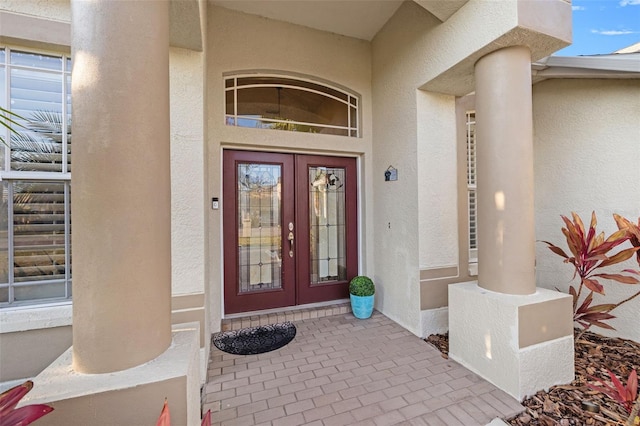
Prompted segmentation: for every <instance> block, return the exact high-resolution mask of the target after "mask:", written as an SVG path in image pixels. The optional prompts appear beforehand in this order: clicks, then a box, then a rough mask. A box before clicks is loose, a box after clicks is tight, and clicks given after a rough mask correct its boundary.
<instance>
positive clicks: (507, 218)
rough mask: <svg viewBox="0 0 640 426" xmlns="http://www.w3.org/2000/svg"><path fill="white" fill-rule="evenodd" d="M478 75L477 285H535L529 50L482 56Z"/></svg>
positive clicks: (522, 290)
mask: <svg viewBox="0 0 640 426" xmlns="http://www.w3.org/2000/svg"><path fill="white" fill-rule="evenodd" d="M475 77H476V153H477V157H476V161H477V177H478V199H477V203H478V228H477V229H478V284H479V285H480V287H483V288H485V289H488V290H492V291H496V292H500V293H507V294H532V293H534V292H535V291H536V285H535V270H534V268H535V246H534V245H535V230H534V226H535V222H534V207H533V124H532V122H533V118H532V111H531V109H532V103H531V54H530V52H529V49H528V48H527V47H524V46H513V47H508V48H504V49H501V50H497V51H495V52H492V53H490V54H488V55H486V56H484V57H483V58H481V59H480V60H479V61H478V62H477V63H476V67H475Z"/></svg>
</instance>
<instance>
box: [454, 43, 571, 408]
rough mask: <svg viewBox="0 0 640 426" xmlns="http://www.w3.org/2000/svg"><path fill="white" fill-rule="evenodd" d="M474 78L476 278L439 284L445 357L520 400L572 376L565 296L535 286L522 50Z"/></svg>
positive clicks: (526, 71)
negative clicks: (445, 315) (443, 295)
mask: <svg viewBox="0 0 640 426" xmlns="http://www.w3.org/2000/svg"><path fill="white" fill-rule="evenodd" d="M475 77H476V138H477V139H476V155H477V156H476V161H477V177H478V200H477V201H478V282H468V283H460V284H453V285H450V286H449V336H450V337H449V356H450V357H451V358H452V359H454V360H456V361H458V362H460V363H461V364H462V365H464V366H465V367H467V368H469V369H470V370H472V371H474V372H476V373H478V374H479V375H480V376H482V377H484V378H485V379H487V380H489V381H490V382H492V383H493V384H495V385H496V386H498V387H499V388H501V389H502V390H504V391H506V392H507V393H509V394H510V395H512V396H513V397H515V398H516V399H518V400H521V399H522V398H523V397H525V396H526V395H532V394H533V393H535V392H536V391H538V390H540V389H545V388H549V387H550V386H552V385H554V384H558V383H567V382H569V381H571V380H572V379H573V374H574V362H573V319H572V310H571V303H572V298H571V296H569V295H568V294H564V293H559V292H556V291H550V290H546V289H543V288H536V285H535V269H534V268H535V248H534V244H535V234H534V206H533V126H532V103H531V55H530V51H529V49H528V48H527V47H523V46H513V47H507V48H503V49H500V50H497V51H494V52H492V53H489V54H488V55H486V56H484V57H483V58H481V59H480V60H479V61H478V62H477V63H476V68H475Z"/></svg>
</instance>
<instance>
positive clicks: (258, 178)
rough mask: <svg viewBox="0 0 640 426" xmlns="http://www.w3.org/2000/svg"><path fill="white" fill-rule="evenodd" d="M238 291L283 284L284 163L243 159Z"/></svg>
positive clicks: (240, 168)
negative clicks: (282, 185) (246, 160)
mask: <svg viewBox="0 0 640 426" xmlns="http://www.w3.org/2000/svg"><path fill="white" fill-rule="evenodd" d="M237 172H238V195H237V197H238V199H237V203H238V277H239V279H238V287H239V288H238V291H239V293H251V292H255V291H264V290H274V289H279V288H282V273H281V267H282V232H281V228H280V226H281V222H282V209H281V207H282V206H281V204H282V201H281V200H282V196H281V179H282V166H281V165H278V164H255V163H244V164H243V163H240V164H238V165H237Z"/></svg>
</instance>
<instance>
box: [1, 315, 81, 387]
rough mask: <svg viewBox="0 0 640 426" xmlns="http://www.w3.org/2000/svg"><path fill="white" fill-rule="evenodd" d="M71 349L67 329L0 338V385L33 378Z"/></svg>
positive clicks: (22, 332)
mask: <svg viewBox="0 0 640 426" xmlns="http://www.w3.org/2000/svg"><path fill="white" fill-rule="evenodd" d="M69 346H71V326H62V327H53V328H38V329H32V330H26V331H16V332H11V333H2V334H0V383H1V382H5V381H8V380H19V379H24V378H27V377H34V376H36V375H37V374H38V373H40V371H42V370H43V369H44V368H45V367H47V366H48V365H49V364H51V363H52V362H53V361H55V359H56V358H58V357H59V356H60V354H62V353H63V352H64V351H66V350H67V349H69Z"/></svg>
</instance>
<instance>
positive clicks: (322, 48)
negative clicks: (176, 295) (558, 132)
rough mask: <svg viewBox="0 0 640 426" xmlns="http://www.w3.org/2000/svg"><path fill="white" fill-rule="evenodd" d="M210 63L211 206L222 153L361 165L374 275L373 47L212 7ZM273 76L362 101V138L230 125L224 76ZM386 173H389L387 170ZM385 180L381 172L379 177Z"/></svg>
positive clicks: (367, 264) (215, 226)
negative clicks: (296, 155)
mask: <svg viewBox="0 0 640 426" xmlns="http://www.w3.org/2000/svg"><path fill="white" fill-rule="evenodd" d="M208 21H209V25H208V28H209V32H208V39H207V42H208V43H209V49H208V52H207V54H208V60H207V84H208V89H207V106H208V108H209V113H208V122H207V126H208V132H209V138H208V168H209V170H208V172H209V179H208V187H209V188H208V189H209V194H208V199H210V198H211V197H220V199H222V181H221V178H222V167H221V165H222V164H221V161H222V160H221V158H222V157H221V154H222V148H223V147H234V148H240V149H257V150H268V151H285V152H302V153H307V152H308V153H331V154H340V155H346V156H357V157H359V158H360V160H361V161H360V190H361V195H362V198H361V203H360V230H361V235H362V237H361V239H362V240H361V250H360V253H361V257H360V263H361V271H360V272H361V273H365V274H368V275H373V257H372V252H373V250H372V247H373V238H372V237H371V235H372V231H371V229H372V214H373V209H372V205H373V204H372V197H371V194H372V193H373V191H372V185H373V183H374V182H375V180H374V176H373V171H372V161H371V157H372V149H371V135H372V127H371V126H372V125H371V123H372V118H371V86H370V84H371V71H370V70H371V50H370V44H369V43H368V42H365V41H362V40H357V39H353V38H349V37H344V36H339V35H335V34H331V33H327V32H322V31H317V30H312V29H309V28H305V27H301V26H297V25H292V24H288V23H284V22H279V21H274V20H269V19H264V18H260V17H257V16H252V15H247V14H242V13H238V12H234V11H230V10H227V9H223V8H219V7H209V13H208ZM241 70H273V71H280V72H282V73H285V74H286V73H293V74H301V75H306V76H311V77H314V78H318V79H322V80H325V81H328V82H332V83H334V84H338V85H341V86H343V87H345V88H348V89H350V90H352V91H354V92H356V93H357V94H359V95H360V96H361V99H360V114H361V122H362V128H361V135H362V137H360V138H347V137H343V136H332V135H322V134H309V133H298V132H286V131H277V130H261V129H252V128H240V127H232V126H226V125H225V124H224V123H225V120H224V105H225V101H224V84H223V74H224V73H229V72H234V71H241ZM385 168H386V166H385ZM378 171H379V173H377V174H376V178H380V177H381V176H382V173H383V172H384V170H378ZM221 207H222V208H221V209H220V210H211V209H209V216H208V219H209V225H210V231H209V240H210V246H209V248H210V255H209V258H208V262H209V267H210V280H209V284H208V285H209V286H210V289H211V297H210V301H211V302H210V306H209V308H210V309H211V327H212V331H216V330H218V329H219V327H220V317H221V315H222V299H223V295H222V274H223V270H222V232H221V231H222V209H223V208H224V206H221Z"/></svg>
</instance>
